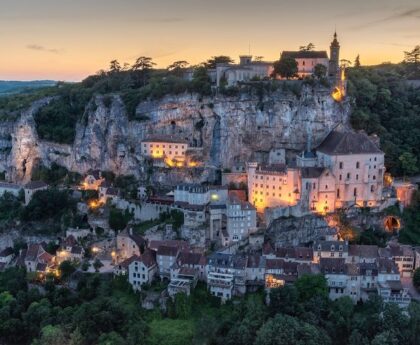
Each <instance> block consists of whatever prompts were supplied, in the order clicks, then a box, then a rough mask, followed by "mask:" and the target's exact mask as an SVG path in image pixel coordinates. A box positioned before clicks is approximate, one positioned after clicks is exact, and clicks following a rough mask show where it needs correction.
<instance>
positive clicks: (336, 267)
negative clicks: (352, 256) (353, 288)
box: [319, 258, 347, 274]
mask: <svg viewBox="0 0 420 345" xmlns="http://www.w3.org/2000/svg"><path fill="white" fill-rule="evenodd" d="M319 266H320V269H321V272H322V273H323V274H346V273H347V267H346V264H345V260H344V259H336V258H321V259H320V260H319Z"/></svg>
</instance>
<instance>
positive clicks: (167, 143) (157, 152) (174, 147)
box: [141, 135, 188, 167]
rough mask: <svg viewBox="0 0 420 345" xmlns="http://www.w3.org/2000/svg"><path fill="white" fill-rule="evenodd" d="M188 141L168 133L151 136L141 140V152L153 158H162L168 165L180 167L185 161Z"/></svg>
mask: <svg viewBox="0 0 420 345" xmlns="http://www.w3.org/2000/svg"><path fill="white" fill-rule="evenodd" d="M187 150H188V141H186V140H183V139H180V138H175V137H173V136H170V135H166V136H165V135H156V136H151V137H149V138H147V139H144V140H142V142H141V153H142V155H143V156H145V157H150V158H152V159H154V160H163V161H164V162H165V163H166V165H168V166H170V167H182V166H184V164H185V161H186V151H187Z"/></svg>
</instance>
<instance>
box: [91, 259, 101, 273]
mask: <svg viewBox="0 0 420 345" xmlns="http://www.w3.org/2000/svg"><path fill="white" fill-rule="evenodd" d="M103 265H104V264H103V263H102V262H101V260H99V259H95V261H94V262H93V268H94V269H95V272H99V269H100V268H101V267H102V266H103Z"/></svg>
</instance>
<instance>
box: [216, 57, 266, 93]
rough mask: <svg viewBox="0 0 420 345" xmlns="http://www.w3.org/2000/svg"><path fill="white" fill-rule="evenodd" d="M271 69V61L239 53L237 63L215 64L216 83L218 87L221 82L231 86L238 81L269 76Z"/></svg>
mask: <svg viewBox="0 0 420 345" xmlns="http://www.w3.org/2000/svg"><path fill="white" fill-rule="evenodd" d="M273 69H274V68H273V63H272V62H267V61H253V60H252V55H241V56H239V64H218V65H217V66H216V84H217V86H218V87H219V86H220V85H221V83H222V82H225V83H226V84H227V86H232V85H235V84H237V83H238V82H243V81H250V80H252V79H265V78H269V77H270V75H271V73H272V72H273Z"/></svg>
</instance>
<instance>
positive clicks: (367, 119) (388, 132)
mask: <svg viewBox="0 0 420 345" xmlns="http://www.w3.org/2000/svg"><path fill="white" fill-rule="evenodd" d="M412 73H413V72H412V66H411V65H409V64H399V65H391V64H390V65H383V66H382V65H381V66H374V67H358V68H352V69H349V70H348V78H349V82H348V92H349V95H350V96H351V97H352V98H353V100H354V103H353V106H352V115H351V123H352V126H353V127H354V128H355V129H363V130H365V131H366V132H367V133H368V134H373V133H375V134H377V135H378V136H379V137H380V140H381V148H382V149H383V150H384V152H385V165H386V167H387V170H388V171H390V172H391V173H392V174H393V175H397V176H401V175H412V174H415V173H417V172H418V170H419V162H420V92H419V90H418V88H417V89H416V88H415V87H413V86H412V84H411V81H409V80H407V76H412Z"/></svg>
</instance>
